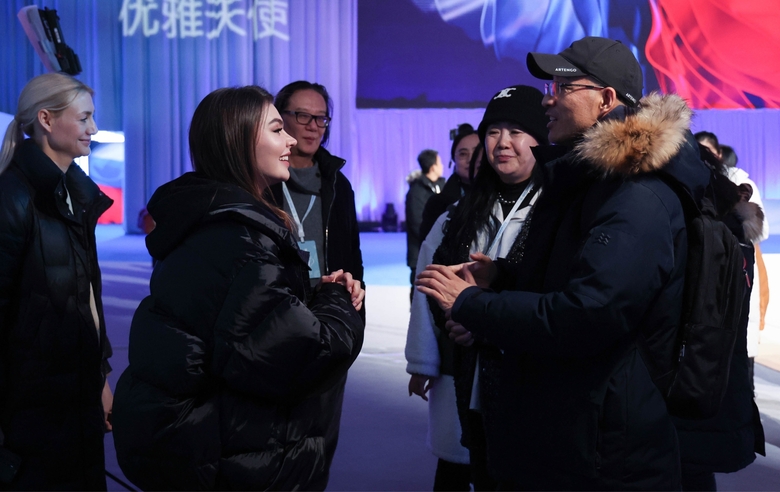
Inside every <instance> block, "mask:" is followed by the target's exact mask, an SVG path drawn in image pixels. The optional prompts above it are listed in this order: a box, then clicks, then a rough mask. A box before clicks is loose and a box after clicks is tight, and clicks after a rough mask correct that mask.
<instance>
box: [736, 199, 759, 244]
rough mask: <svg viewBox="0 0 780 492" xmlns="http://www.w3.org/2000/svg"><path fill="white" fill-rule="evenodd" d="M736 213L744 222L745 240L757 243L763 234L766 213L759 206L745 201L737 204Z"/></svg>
mask: <svg viewBox="0 0 780 492" xmlns="http://www.w3.org/2000/svg"><path fill="white" fill-rule="evenodd" d="M734 213H735V214H736V215H737V218H738V219H739V220H740V221H741V222H742V231H743V232H744V233H745V240H746V241H750V242H751V243H754V242H756V241H757V240H758V239H759V238H760V237H761V233H762V232H763V226H764V220H765V218H764V211H763V210H761V207H759V206H758V204H756V203H753V202H748V201H745V200H742V201H739V202H737V204H736V205H734Z"/></svg>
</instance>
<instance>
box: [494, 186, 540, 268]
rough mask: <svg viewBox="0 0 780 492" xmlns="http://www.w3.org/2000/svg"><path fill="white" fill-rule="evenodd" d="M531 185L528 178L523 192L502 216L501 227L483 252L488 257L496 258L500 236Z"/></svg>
mask: <svg viewBox="0 0 780 492" xmlns="http://www.w3.org/2000/svg"><path fill="white" fill-rule="evenodd" d="M532 187H533V180H529V181H528V185H527V186H526V187H525V190H523V193H522V194H521V195H520V197H519V198H518V199H517V201H516V202H515V204H514V206H513V207H512V210H510V211H509V213H508V214H506V217H504V221H503V222H502V223H501V228H500V229H498V232H497V233H496V237H495V238H493V242H492V243H490V247H489V248H488V249H487V253H485V254H486V255H488V256H489V257H490V258H492V259H494V260H495V259H496V257H495V255H496V254H497V252H498V243H499V242H500V241H501V236H502V235H503V234H504V231H506V228H507V227H508V226H509V221H510V220H511V219H512V216H514V215H515V212H517V209H518V208H520V204H521V203H523V200H525V197H526V196H527V195H528V193H529V192H530V191H531V188H532Z"/></svg>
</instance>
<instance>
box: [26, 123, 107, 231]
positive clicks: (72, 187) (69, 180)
mask: <svg viewBox="0 0 780 492" xmlns="http://www.w3.org/2000/svg"><path fill="white" fill-rule="evenodd" d="M14 162H15V164H16V167H17V168H18V169H19V171H20V172H21V173H22V175H24V177H25V178H26V179H27V181H28V183H29V184H30V186H31V187H32V189H33V190H34V191H35V194H36V197H37V200H40V201H39V203H45V204H46V206H49V207H54V208H55V209H56V210H57V211H59V212H60V214H61V215H62V216H63V217H66V218H69V219H71V220H75V219H74V216H73V215H69V214H68V206H67V204H66V202H65V193H66V192H67V193H68V194H69V195H70V199H71V203H72V204H73V209H74V213H76V216H79V215H80V214H79V212H78V209H79V208H83V209H86V208H92V207H93V205H94V206H96V207H97V210H96V212H97V216H99V215H100V214H102V213H103V212H105V211H106V210H107V209H108V207H110V206H111V204H112V203H113V201H112V200H111V199H110V198H108V197H106V196H105V195H104V194H103V193H102V192H101V191H100V188H98V186H97V185H96V184H95V183H94V181H92V180H91V179H90V178H89V176H87V175H86V174H85V173H84V171H83V170H82V169H81V168H80V167H79V166H77V165H75V164H73V163H71V165H70V167H68V171H67V173H63V172H62V170H61V169H60V168H59V167H58V166H57V164H55V163H54V161H52V160H51V158H49V156H47V155H46V154H45V153H44V152H43V149H41V147H40V146H39V145H38V144H37V143H35V141H33V140H32V139H31V138H28V139H26V140H24V141H22V143H20V144H19V146H18V147H17V148H16V152H15V153H14ZM98 200H100V203H97V201H98Z"/></svg>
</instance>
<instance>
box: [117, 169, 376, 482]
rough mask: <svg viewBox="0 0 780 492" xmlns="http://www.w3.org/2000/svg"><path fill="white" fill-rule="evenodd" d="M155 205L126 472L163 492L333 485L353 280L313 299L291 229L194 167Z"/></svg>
mask: <svg viewBox="0 0 780 492" xmlns="http://www.w3.org/2000/svg"><path fill="white" fill-rule="evenodd" d="M148 208H149V212H150V213H151V215H152V216H153V217H154V219H155V221H156V222H157V227H156V228H155V230H154V231H153V232H152V233H151V234H150V235H149V236H148V238H147V246H148V248H149V252H150V253H151V254H152V256H153V257H154V258H155V259H157V260H158V263H157V265H156V266H155V269H154V272H153V274H152V279H151V283H150V290H151V295H150V296H149V297H147V298H145V299H144V300H143V301H142V302H141V305H140V306H139V307H138V310H137V311H136V313H135V316H134V318H133V323H132V326H131V330H130V346H129V362H130V365H129V367H128V368H127V370H126V371H125V372H124V373H123V374H122V377H121V378H120V381H119V383H118V385H117V389H116V395H115V400H114V441H115V445H116V450H117V458H118V461H119V464H120V466H121V467H122V470H123V471H124V473H125V475H126V476H127V477H128V478H129V479H130V480H131V481H133V482H134V483H136V484H137V485H138V486H140V487H141V488H143V489H154V490H161V489H162V490H168V489H191V490H194V489H234V490H235V489H240V490H250V489H251V490H260V489H264V490H305V489H306V490H308V489H320V490H321V489H324V488H325V486H326V485H327V479H328V464H329V463H328V460H327V458H326V452H325V442H324V441H325V435H326V433H327V432H328V426H329V425H331V423H332V414H333V413H334V412H335V411H337V409H335V408H333V406H332V405H328V404H326V403H327V402H329V401H332V399H331V398H329V396H328V392H329V391H332V390H333V388H334V385H336V383H338V382H340V381H341V380H342V379H343V378H344V376H345V375H346V372H347V369H348V368H349V367H350V365H351V364H352V362H353V361H354V360H355V358H356V357H357V355H358V352H359V351H360V347H361V345H362V341H363V328H364V324H363V321H362V320H361V318H360V316H359V315H358V313H357V312H356V311H355V309H354V308H353V306H352V304H351V301H350V297H349V294H348V293H347V291H346V289H344V288H343V287H342V286H340V285H337V284H325V285H323V286H322V288H321V289H320V290H319V291H318V292H316V293H315V294H314V295H313V296H312V297H311V299H309V297H308V292H307V289H308V287H307V286H308V285H309V282H308V271H307V263H306V261H305V260H304V259H303V258H302V252H301V251H300V250H299V249H298V247H297V244H296V242H295V240H294V238H293V236H292V234H291V233H290V231H289V230H288V229H287V228H286V227H285V226H284V224H283V223H282V222H281V221H280V220H279V219H278V218H277V217H276V216H275V215H274V214H273V213H272V212H271V210H270V209H268V208H267V207H266V206H264V205H263V204H261V203H260V202H258V201H257V200H255V199H254V198H253V197H252V196H251V195H249V194H248V193H246V192H245V191H243V190H241V189H240V188H238V187H236V186H233V185H228V184H221V183H217V182H214V181H212V180H209V179H206V178H204V177H201V176H199V175H198V174H196V173H187V174H185V175H183V176H182V177H180V178H178V179H176V180H174V181H172V182H170V183H168V184H166V185H164V186H162V187H161V188H160V189H158V190H157V192H156V193H155V194H154V196H153V197H152V199H151V201H150V202H149V207H148ZM336 388H338V386H337V387H336Z"/></svg>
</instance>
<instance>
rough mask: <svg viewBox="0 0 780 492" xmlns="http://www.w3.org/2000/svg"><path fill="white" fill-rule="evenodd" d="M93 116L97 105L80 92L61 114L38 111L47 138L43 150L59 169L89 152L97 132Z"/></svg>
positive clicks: (86, 94) (87, 94) (84, 93)
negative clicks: (93, 136)
mask: <svg viewBox="0 0 780 492" xmlns="http://www.w3.org/2000/svg"><path fill="white" fill-rule="evenodd" d="M42 113H47V114H45V115H44V114H42ZM94 115H95V105H94V104H93V103H92V96H91V95H90V94H89V93H88V92H82V93H80V94H79V95H78V96H76V99H74V100H73V102H72V103H71V104H70V106H68V107H67V108H65V109H64V110H62V111H60V112H58V113H49V112H48V111H46V110H42V111H41V112H40V113H39V116H38V117H39V122H41V126H42V130H43V133H44V135H45V141H46V144H45V145H43V149H44V152H45V153H46V154H47V155H48V156H49V158H50V159H51V160H53V161H54V162H55V163H56V164H57V165H58V166H59V167H60V168H63V169H67V167H68V166H69V165H70V163H71V162H72V161H73V159H75V158H76V157H81V156H85V155H89V152H90V148H89V144H90V142H91V141H92V135H94V134H95V133H97V125H96V124H95V120H94ZM39 143H40V142H39Z"/></svg>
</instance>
